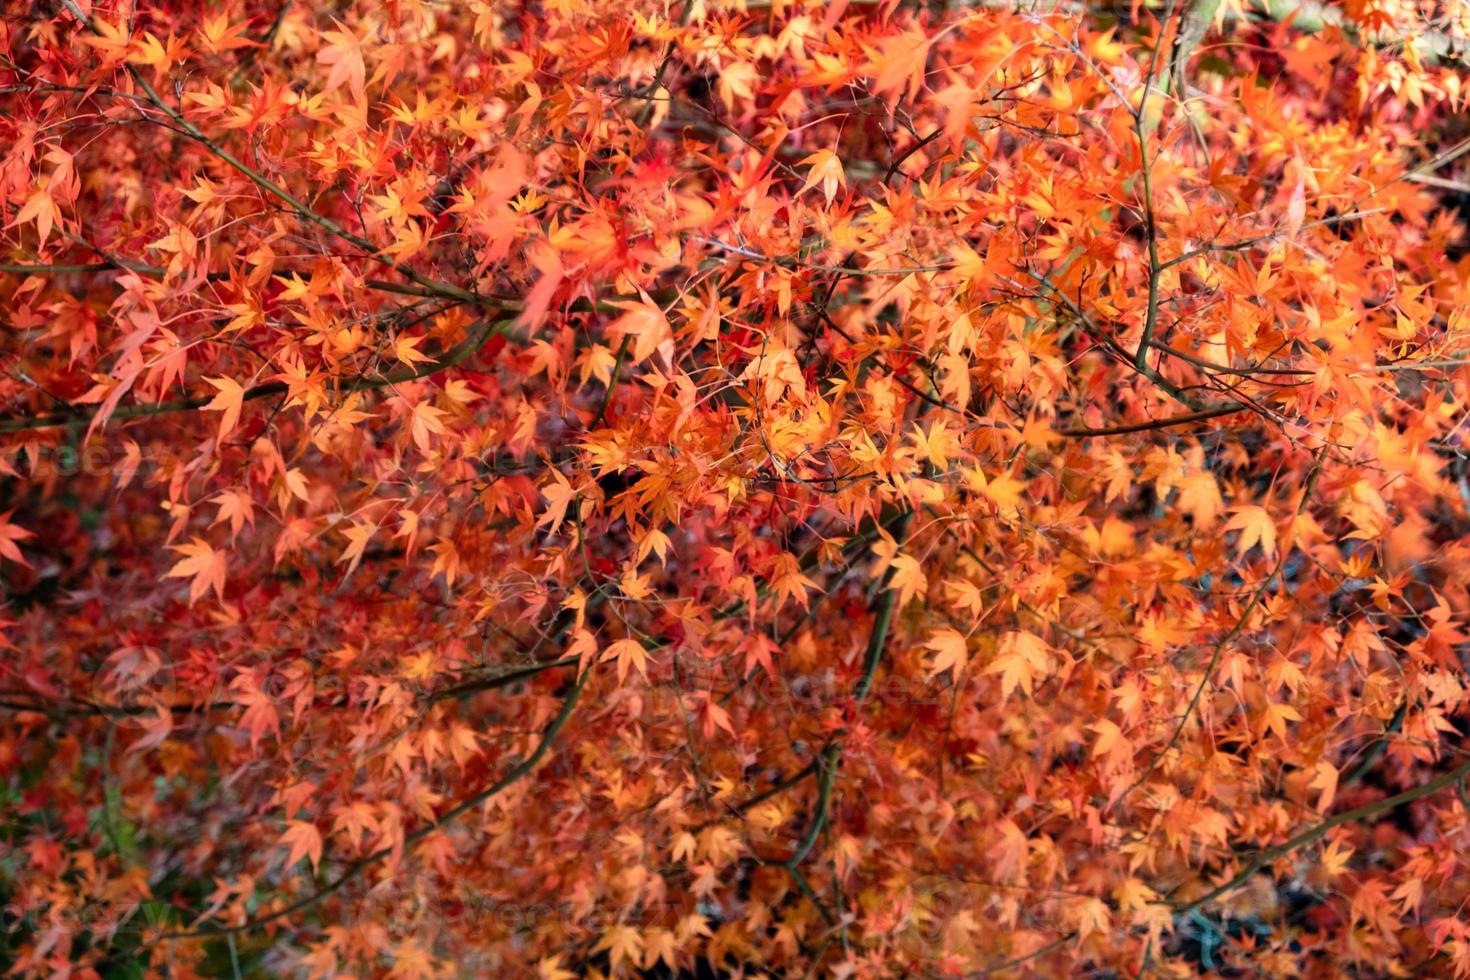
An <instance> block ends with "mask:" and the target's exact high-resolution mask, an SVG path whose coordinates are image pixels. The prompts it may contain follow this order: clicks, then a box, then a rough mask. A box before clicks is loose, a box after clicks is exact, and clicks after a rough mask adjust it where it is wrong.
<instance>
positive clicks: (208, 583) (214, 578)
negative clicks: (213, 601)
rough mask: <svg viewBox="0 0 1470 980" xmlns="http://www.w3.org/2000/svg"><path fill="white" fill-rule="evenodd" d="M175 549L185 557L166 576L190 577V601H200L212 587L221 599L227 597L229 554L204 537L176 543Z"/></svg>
mask: <svg viewBox="0 0 1470 980" xmlns="http://www.w3.org/2000/svg"><path fill="white" fill-rule="evenodd" d="M173 550H174V551H177V552H179V553H180V554H182V555H183V556H184V557H183V558H181V559H179V561H178V562H176V563H175V564H174V566H173V567H172V568H170V569H169V570H168V571H167V572H165V573H164V576H165V577H166V578H189V579H192V580H193V581H191V582H190V583H189V602H190V603H194V602H198V601H199V599H200V597H201V596H203V595H204V593H206V592H208V591H209V590H210V589H213V590H214V594H215V596H216V597H218V598H219V599H221V600H223V599H224V597H225V572H226V571H227V567H228V559H229V554H228V553H227V552H225V551H223V550H218V549H216V548H215V547H213V546H212V545H211V544H210V543H209V542H208V541H205V540H204V539H203V538H197V537H196V538H194V539H193V540H191V541H190V542H189V543H187V544H180V545H175V546H174V547H173Z"/></svg>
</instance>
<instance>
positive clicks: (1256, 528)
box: [1221, 504, 1276, 557]
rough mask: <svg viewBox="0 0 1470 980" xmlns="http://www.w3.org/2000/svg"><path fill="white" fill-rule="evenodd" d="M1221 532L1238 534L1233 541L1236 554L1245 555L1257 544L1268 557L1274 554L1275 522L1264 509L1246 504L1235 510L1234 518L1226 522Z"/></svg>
mask: <svg viewBox="0 0 1470 980" xmlns="http://www.w3.org/2000/svg"><path fill="white" fill-rule="evenodd" d="M1221 530H1222V531H1239V532H1240V536H1239V537H1238V538H1237V539H1236V541H1235V550H1236V552H1237V553H1238V554H1242V555H1243V554H1245V553H1246V552H1247V551H1250V550H1251V548H1252V547H1253V546H1255V545H1257V544H1259V545H1260V546H1261V552H1262V553H1263V554H1265V555H1266V556H1268V557H1269V556H1271V555H1273V554H1275V553H1276V522H1275V521H1273V520H1272V519H1271V515H1270V514H1269V513H1267V511H1266V508H1264V507H1258V506H1256V505H1254V504H1247V505H1245V506H1242V507H1239V508H1237V509H1236V512H1235V516H1234V517H1232V518H1230V520H1228V521H1226V522H1225V526H1224V527H1223V528H1221Z"/></svg>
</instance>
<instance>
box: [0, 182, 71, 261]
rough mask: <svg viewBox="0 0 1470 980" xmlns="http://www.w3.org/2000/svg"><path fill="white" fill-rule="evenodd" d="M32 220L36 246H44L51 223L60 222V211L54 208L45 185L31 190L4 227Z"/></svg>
mask: <svg viewBox="0 0 1470 980" xmlns="http://www.w3.org/2000/svg"><path fill="white" fill-rule="evenodd" d="M27 221H33V222H35V225H36V238H37V244H36V247H37V248H45V247H46V239H47V238H49V237H50V236H51V228H52V226H53V225H56V224H60V223H61V212H60V211H58V210H57V208H56V202H55V201H54V200H53V199H52V197H51V193H50V191H49V190H48V189H47V188H45V187H38V188H36V189H35V190H34V191H32V192H31V196H30V197H28V198H26V201H25V203H24V204H22V205H21V208H20V213H18V214H17V215H16V216H15V220H14V221H12V222H11V223H10V224H9V225H7V226H6V227H8V228H13V227H15V226H16V225H21V224H25V223H26V222H27Z"/></svg>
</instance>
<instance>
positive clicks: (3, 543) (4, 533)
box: [0, 509, 35, 568]
mask: <svg viewBox="0 0 1470 980" xmlns="http://www.w3.org/2000/svg"><path fill="white" fill-rule="evenodd" d="M14 513H15V511H14V509H11V510H7V511H6V512H5V513H3V514H0V558H4V559H5V560H7V561H13V562H16V563H17V564H21V565H24V566H26V567H27V568H30V567H31V563H30V562H28V561H26V559H25V556H24V555H22V554H21V553H20V548H18V547H16V544H15V543H16V542H17V541H24V540H25V539H26V538H32V537H35V532H33V531H27V530H26V529H25V528H23V527H17V526H16V525H14V524H12V523H11V521H10V516H11V515H12V514H14Z"/></svg>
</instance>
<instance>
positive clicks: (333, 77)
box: [316, 20, 367, 102]
mask: <svg viewBox="0 0 1470 980" xmlns="http://www.w3.org/2000/svg"><path fill="white" fill-rule="evenodd" d="M333 23H335V24H336V25H337V30H335V31H323V32H322V37H323V38H324V39H326V41H327V43H326V44H324V45H322V47H321V50H319V51H318V52H317V54H316V60H317V61H319V62H321V63H322V64H324V65H331V66H332V68H331V71H330V73H328V75H327V82H326V86H325V87H326V90H327V91H328V92H330V91H332V89H334V88H337V87H338V86H339V85H344V84H345V85H347V86H348V87H349V88H350V89H351V90H352V94H353V95H354V96H355V97H356V98H357V100H358V102H362V101H363V99H364V89H365V85H366V72H367V68H366V66H365V65H364V64H363V60H362V42H361V41H360V40H358V37H357V35H356V34H353V33H352V31H351V30H349V29H348V28H347V26H346V25H345V24H343V23H342V22H341V21H336V20H334V21H333Z"/></svg>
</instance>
